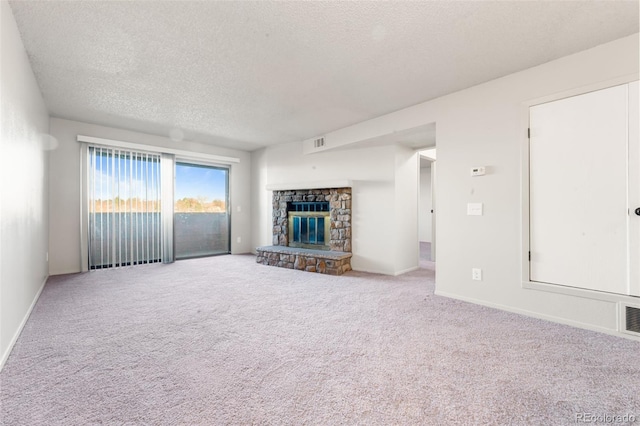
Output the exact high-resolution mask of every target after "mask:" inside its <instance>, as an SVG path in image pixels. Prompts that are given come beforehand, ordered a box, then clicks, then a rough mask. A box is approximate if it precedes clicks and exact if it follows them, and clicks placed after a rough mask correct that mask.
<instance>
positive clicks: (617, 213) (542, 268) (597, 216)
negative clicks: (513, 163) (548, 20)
mask: <svg viewBox="0 0 640 426" xmlns="http://www.w3.org/2000/svg"><path fill="white" fill-rule="evenodd" d="M631 90H633V89H631ZM631 90H630V89H629V85H621V86H616V87H612V88H608V89H604V90H599V91H595V92H591V93H587V94H584V95H580V96H574V97H571V98H567V99H562V100H558V101H554V102H549V103H546V104H541V105H537V106H534V107H531V108H530V127H531V137H530V144H529V145H530V248H531V262H530V279H531V281H538V282H545V283H553V284H559V285H566V286H572V287H580V288H586V289H591V290H600V291H605V292H611V293H618V294H638V293H640V288H639V287H640V284H638V282H637V281H638V276H637V268H638V266H637V264H638V263H639V262H638V261H639V260H640V259H638V258H637V256H638V237H639V232H638V230H639V229H640V228H639V227H640V225H638V222H640V221H639V220H638V219H640V216H635V212H634V211H633V210H631V209H630V201H631V197H630V194H631V192H632V191H635V194H636V198H638V197H637V195H638V188H637V186H638V182H637V179H638V178H637V176H638V175H637V173H638V171H637V168H638V167H637V166H638V155H637V152H636V154H632V155H635V159H633V158H631V156H630V155H629V154H630V151H629V149H631V150H633V149H636V150H637V149H638V147H637V145H638V143H637V140H636V141H635V142H631V143H629V141H630V138H629V136H630V135H629V126H630V119H629V117H630V115H629V113H630V108H629V92H630V91H631ZM636 91H637V88H636ZM636 102H637V99H636ZM636 108H637V107H636ZM636 118H637V113H636ZM636 139H637V138H636ZM634 162H635V165H634ZM633 173H635V176H636V177H635V179H636V182H634V183H631V180H632V178H633V176H634V175H633ZM634 186H635V187H636V188H635V189H633V187H634ZM634 209H635V207H634ZM634 229H635V230H634ZM634 250H635V254H634ZM634 256H635V258H634ZM633 269H636V271H635V272H634V271H633Z"/></svg>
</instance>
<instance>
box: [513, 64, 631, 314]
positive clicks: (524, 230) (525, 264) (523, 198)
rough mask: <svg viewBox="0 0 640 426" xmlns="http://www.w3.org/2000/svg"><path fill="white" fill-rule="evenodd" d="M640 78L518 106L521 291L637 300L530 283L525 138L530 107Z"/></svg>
mask: <svg viewBox="0 0 640 426" xmlns="http://www.w3.org/2000/svg"><path fill="white" fill-rule="evenodd" d="M638 78H639V74H638V73H633V74H626V75H622V76H620V77H616V78H613V79H609V80H605V81H601V82H598V83H593V84H589V85H585V86H580V87H575V88H573V89H569V90H565V91H562V92H557V93H553V94H550V95H546V96H542V97H539V98H534V99H528V100H526V101H524V102H522V103H521V109H520V128H521V130H520V131H521V135H522V136H521V139H520V140H521V141H522V143H521V145H520V147H521V151H520V159H521V163H520V183H521V186H520V188H521V189H520V205H521V206H522V211H521V220H522V221H521V223H520V232H521V234H520V235H521V237H522V238H521V245H520V247H521V253H520V254H521V256H520V262H521V264H520V270H521V282H522V288H524V289H529V290H539V291H546V292H550V293H560V294H565V295H570V296H576V297H583V298H588V299H595V300H602V301H613V302H620V301H625V300H637V298H634V297H633V296H627V295H622V294H620V295H618V294H613V293H604V292H597V291H591V290H587V289H579V288H575V287H567V286H562V285H557V284H548V283H538V282H531V281H530V280H529V276H530V271H529V268H530V262H529V248H530V241H529V239H530V235H529V232H530V231H529V226H530V220H531V218H530V216H529V208H530V200H529V193H530V188H529V174H530V164H529V148H530V147H529V143H530V140H529V137H528V129H529V128H530V123H529V111H530V108H531V107H532V106H535V105H540V104H543V103H547V102H553V101H557V100H561V99H566V98H569V97H572V96H579V95H583V94H585V93H589V92H594V91H596V90H602V89H607V88H609V87H614V86H620V85H623V84H629V83H632V82H634V81H637V80H638Z"/></svg>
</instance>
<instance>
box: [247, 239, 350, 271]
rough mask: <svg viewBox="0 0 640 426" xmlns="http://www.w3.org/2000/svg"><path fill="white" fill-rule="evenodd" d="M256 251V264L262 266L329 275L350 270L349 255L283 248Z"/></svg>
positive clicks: (264, 248) (260, 248) (272, 247)
mask: <svg viewBox="0 0 640 426" xmlns="http://www.w3.org/2000/svg"><path fill="white" fill-rule="evenodd" d="M256 251H257V253H258V257H257V262H258V263H261V264H263V265H269V266H279V267H281V268H289V269H298V270H300V271H307V272H318V273H321V274H329V275H342V274H344V273H345V272H347V271H350V270H351V256H352V254H351V253H345V252H339V251H326V250H310V249H304V248H294V247H283V246H266V247H258V248H257V249H256Z"/></svg>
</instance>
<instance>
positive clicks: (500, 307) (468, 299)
mask: <svg viewBox="0 0 640 426" xmlns="http://www.w3.org/2000/svg"><path fill="white" fill-rule="evenodd" d="M434 294H435V295H437V296H443V297H448V298H450V299H456V300H461V301H463V302H469V303H473V304H475V305H481V306H486V307H488V308H493V309H498V310H501V311H507V312H512V313H514V314H520V315H525V316H527V317H532V318H538V319H541V320H545V321H550V322H555V323H558V324H563V325H569V326H571V327H577V328H582V329H585V330H590V331H597V332H598V333H604V334H609V335H612V336H617V337H624V338H625V339H630V340H636V341H638V340H640V339H639V338H637V337H635V336H630V335H628V334H624V333H620V332H619V331H618V330H616V329H611V328H605V327H598V326H596V325H593V324H588V323H584V322H580V321H573V320H569V319H566V318H562V317H556V316H553V315H545V314H540V313H538V312H534V311H528V310H526V309H518V308H514V307H511V306H506V305H500V304H498V303H490V302H486V301H484V300H478V299H473V298H471V297H464V296H459V295H457V294H451V293H447V292H444V291H438V290H436V291H435V292H434Z"/></svg>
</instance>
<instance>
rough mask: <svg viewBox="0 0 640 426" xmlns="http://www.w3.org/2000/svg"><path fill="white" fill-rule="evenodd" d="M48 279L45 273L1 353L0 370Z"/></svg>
mask: <svg viewBox="0 0 640 426" xmlns="http://www.w3.org/2000/svg"><path fill="white" fill-rule="evenodd" d="M48 279H49V276H48V275H47V276H46V277H45V279H44V281H43V282H42V284H41V285H40V289H39V290H38V292H37V293H36V296H35V297H34V298H33V301H32V302H31V306H29V309H27V313H26V314H25V315H24V317H23V318H22V321H21V322H20V325H19V326H18V329H17V330H16V332H15V333H14V335H13V337H12V338H11V341H10V342H9V346H7V349H6V350H5V351H4V353H3V354H2V358H0V371H2V369H3V368H4V363H5V362H7V359H9V355H11V351H12V350H13V346H14V345H15V344H16V342H17V341H18V337H20V334H21V333H22V329H23V328H24V326H25V324H26V323H27V320H28V319H29V317H30V316H31V312H32V311H33V308H34V307H35V306H36V303H37V302H38V299H40V294H41V293H42V290H43V289H44V285H45V284H46V283H47V280H48Z"/></svg>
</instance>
